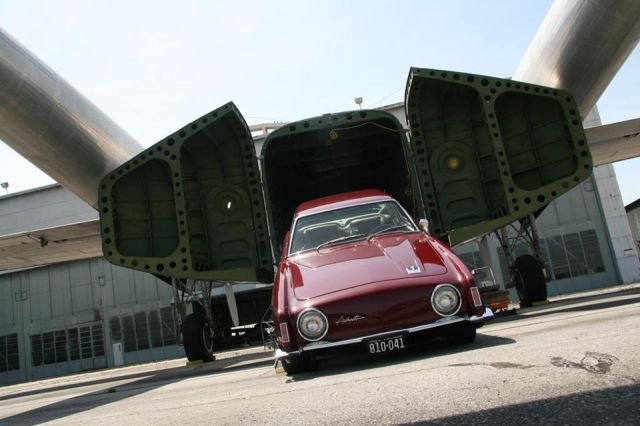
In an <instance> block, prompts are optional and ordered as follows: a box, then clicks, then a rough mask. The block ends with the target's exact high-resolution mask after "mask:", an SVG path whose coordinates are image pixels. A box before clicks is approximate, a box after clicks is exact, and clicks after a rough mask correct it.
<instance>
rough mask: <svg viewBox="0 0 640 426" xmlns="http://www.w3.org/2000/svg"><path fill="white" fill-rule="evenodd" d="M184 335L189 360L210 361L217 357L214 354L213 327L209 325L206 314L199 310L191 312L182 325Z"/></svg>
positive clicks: (185, 349)
mask: <svg viewBox="0 0 640 426" xmlns="http://www.w3.org/2000/svg"><path fill="white" fill-rule="evenodd" d="M182 336H183V339H184V351H185V353H186V355H187V359H188V360H189V361H203V362H209V361H213V360H215V359H216V357H215V356H214V355H213V348H214V344H213V342H214V333H213V329H212V328H211V327H210V326H209V325H207V321H206V318H205V317H204V315H202V314H200V313H198V312H195V313H193V314H189V315H188V316H187V318H185V321H184V324H183V326H182Z"/></svg>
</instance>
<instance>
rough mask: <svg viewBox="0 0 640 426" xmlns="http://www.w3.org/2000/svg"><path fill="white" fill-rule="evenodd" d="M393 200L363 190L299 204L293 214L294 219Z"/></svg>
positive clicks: (378, 192)
mask: <svg viewBox="0 0 640 426" xmlns="http://www.w3.org/2000/svg"><path fill="white" fill-rule="evenodd" d="M389 200H393V198H392V197H390V196H389V195H387V194H385V193H384V192H382V191H380V190H378V189H365V190H361V191H352V192H345V193H342V194H336V195H330V196H328V197H322V198H316V199H315V200H309V201H305V202H304V203H302V204H300V205H299V206H298V208H297V209H296V211H295V213H294V217H298V216H307V215H310V214H315V213H320V212H324V211H328V210H336V209H341V208H344V207H351V206H356V205H359V204H366V203H375V202H377V201H389Z"/></svg>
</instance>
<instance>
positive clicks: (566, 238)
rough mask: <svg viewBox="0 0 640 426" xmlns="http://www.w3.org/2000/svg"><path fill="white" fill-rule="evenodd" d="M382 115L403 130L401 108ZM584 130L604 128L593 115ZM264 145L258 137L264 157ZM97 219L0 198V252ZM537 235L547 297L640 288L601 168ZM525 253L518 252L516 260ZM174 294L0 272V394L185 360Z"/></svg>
mask: <svg viewBox="0 0 640 426" xmlns="http://www.w3.org/2000/svg"><path fill="white" fill-rule="evenodd" d="M382 109H384V110H387V111H389V112H391V113H393V114H394V115H395V116H396V117H397V118H398V119H399V120H400V121H401V122H404V109H403V104H401V103H399V104H393V105H389V106H387V107H383V108H382ZM585 124H586V125H587V126H586V127H588V126H589V125H597V124H599V117H598V116H597V111H596V113H594V114H591V115H590V116H589V117H588V119H587V120H586V122H585ZM263 139H264V134H262V135H257V136H256V137H255V140H256V152H258V153H259V152H260V149H261V145H262V141H263ZM96 219H97V213H96V212H95V211H94V210H93V209H91V208H90V207H89V206H87V205H86V204H85V203H84V202H83V201H81V200H80V199H79V198H77V197H76V196H75V195H74V194H72V193H71V192H69V191H68V190H66V189H65V188H63V187H62V186H60V185H57V184H54V185H49V186H45V187H41V188H36V189H33V190H29V191H24V192H20V193H14V194H8V195H4V196H0V245H1V244H2V239H3V238H7V237H8V236H12V235H15V234H19V233H21V234H22V235H23V236H24V238H28V231H33V230H37V229H45V228H49V227H53V226H61V225H66V224H76V223H81V222H86V221H95V220H96ZM537 226H538V229H539V234H540V239H541V242H542V247H543V252H544V253H545V254H546V265H547V268H548V270H549V271H550V272H551V281H550V282H549V283H548V289H549V295H555V294H561V293H570V292H575V291H580V290H586V289H593V288H600V287H607V286H614V285H617V284H621V283H628V282H633V281H638V280H640V262H639V261H638V253H637V250H636V246H635V244H634V241H633V239H632V236H631V230H630V228H629V223H628V222H627V217H626V214H625V209H624V205H623V204H622V198H621V196H620V191H619V188H618V183H617V181H616V177H615V172H614V170H613V166H611V165H604V166H600V167H597V168H596V169H595V171H594V174H593V176H592V177H591V178H590V179H588V180H587V181H585V182H583V183H582V184H581V185H579V186H578V187H576V188H574V189H573V190H571V191H570V192H569V193H567V194H566V195H564V196H563V197H561V198H560V199H558V200H556V201H554V202H552V203H551V205H550V206H549V207H548V208H547V209H546V211H545V212H544V213H543V214H542V215H541V216H540V217H539V219H538V221H537ZM490 245H491V263H492V265H491V266H492V268H493V270H494V271H495V274H496V277H497V279H498V281H499V282H501V283H502V284H503V285H505V283H506V280H505V276H506V269H505V268H506V266H505V264H504V256H503V255H502V254H501V253H500V250H499V246H498V244H497V242H496V241H495V239H493V238H491V239H490ZM527 250H528V249H527V247H526V246H522V247H517V249H516V254H520V253H521V252H526V251H527ZM457 251H458V252H459V253H460V255H461V257H462V258H463V260H464V261H465V262H466V263H467V264H468V265H469V266H471V267H476V266H480V263H481V262H480V255H479V251H478V248H477V245H476V244H475V243H471V244H466V245H464V246H461V247H458V248H457ZM252 287H253V285H251V284H243V285H239V286H235V291H242V290H243V289H248V288H252ZM170 290H171V289H170V287H169V286H168V285H167V284H165V283H164V282H162V281H159V280H157V279H156V278H154V277H153V276H152V275H149V274H145V273H140V272H135V271H133V270H131V269H125V268H120V267H118V266H114V265H111V264H109V263H108V262H106V261H105V260H104V259H103V258H102V257H93V258H90V259H83V260H73V261H67V262H64V263H56V264H51V265H43V266H38V267H32V268H28V269H13V270H4V271H0V385H5V384H9V383H16V382H21V381H26V380H34V379H39V378H44V377H50V376H57V375H63V374H68V373H73V372H78V371H83V370H90V369H97V368H104V367H111V366H118V365H127V364H134V363H142V362H149V361H154V360H161V359H168V358H177V357H182V356H184V352H183V350H182V348H181V347H180V346H178V345H177V344H176V343H177V342H176V336H175V332H174V325H175V320H174V313H173V309H172V306H171V303H172V295H171V291H170ZM512 299H513V300H517V297H516V296H515V294H514V295H513V298H512Z"/></svg>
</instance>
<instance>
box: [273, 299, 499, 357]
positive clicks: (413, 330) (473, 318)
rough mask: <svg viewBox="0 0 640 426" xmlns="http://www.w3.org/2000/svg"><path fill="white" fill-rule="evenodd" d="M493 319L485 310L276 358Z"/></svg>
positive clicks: (318, 344)
mask: <svg viewBox="0 0 640 426" xmlns="http://www.w3.org/2000/svg"><path fill="white" fill-rule="evenodd" d="M492 319H493V312H492V311H491V309H489V308H484V314H482V315H473V316H471V317H447V318H441V319H439V320H437V321H435V322H431V323H429V324H422V325H417V326H415V327H410V328H405V329H398V330H393V331H385V332H384V333H378V334H371V335H368V336H362V337H355V338H353V339H346V340H340V341H337V342H325V341H320V342H311V343H308V344H306V345H305V346H303V347H301V348H300V349H298V350H296V351H291V352H285V351H283V350H282V349H280V348H276V351H275V357H276V360H279V359H283V358H289V357H295V356H300V355H301V354H302V353H303V352H308V351H315V350H320V349H328V348H335V347H339V346H347V345H353V344H357V343H362V342H364V341H365V340H370V339H376V338H380V337H384V336H389V335H394V334H402V333H408V334H411V333H417V332H420V331H425V330H429V329H434V328H438V327H443V326H446V325H451V324H456V323H461V322H465V321H466V322H470V323H471V324H474V325H478V326H480V325H482V324H484V322H485V321H491V320H492Z"/></svg>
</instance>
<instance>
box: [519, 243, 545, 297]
mask: <svg viewBox="0 0 640 426" xmlns="http://www.w3.org/2000/svg"><path fill="white" fill-rule="evenodd" d="M515 268H516V277H515V278H516V289H517V291H518V296H519V297H520V306H522V307H528V306H531V305H532V304H533V303H534V302H542V301H545V300H547V280H546V279H545V277H544V271H543V266H542V263H541V262H540V261H539V260H538V259H536V258H535V257H533V256H531V255H529V254H523V255H522V256H520V257H518V258H517V259H516V262H515Z"/></svg>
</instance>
